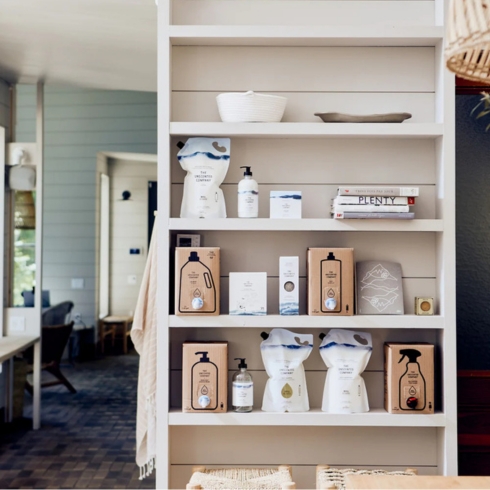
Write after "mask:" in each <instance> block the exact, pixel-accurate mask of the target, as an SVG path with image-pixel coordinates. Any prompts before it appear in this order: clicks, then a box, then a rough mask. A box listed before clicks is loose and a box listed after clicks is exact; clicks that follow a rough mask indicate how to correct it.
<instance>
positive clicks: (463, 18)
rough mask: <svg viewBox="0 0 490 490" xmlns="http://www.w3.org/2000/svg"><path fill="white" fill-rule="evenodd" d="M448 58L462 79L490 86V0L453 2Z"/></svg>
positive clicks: (449, 65)
mask: <svg viewBox="0 0 490 490" xmlns="http://www.w3.org/2000/svg"><path fill="white" fill-rule="evenodd" d="M487 2H488V3H487ZM445 54H446V64H447V67H448V68H449V69H450V70H451V71H453V72H454V73H456V74H457V75H458V76H459V77H462V78H466V79H467V80H473V81H475V82H490V0H451V5H450V8H449V18H448V31H447V46H446V51H445Z"/></svg>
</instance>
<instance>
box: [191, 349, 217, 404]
mask: <svg viewBox="0 0 490 490" xmlns="http://www.w3.org/2000/svg"><path fill="white" fill-rule="evenodd" d="M195 354H196V356H201V358H200V359H199V361H198V362H196V363H195V364H194V365H193V366H192V370H191V407H192V408H193V409H194V410H216V409H217V408H218V367H217V366H216V364H215V363H214V362H211V361H210V359H209V357H208V353H207V352H202V351H200V352H196V353H195Z"/></svg>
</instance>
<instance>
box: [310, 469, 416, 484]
mask: <svg viewBox="0 0 490 490" xmlns="http://www.w3.org/2000/svg"><path fill="white" fill-rule="evenodd" d="M347 475H391V476H417V470H416V469H412V468H407V469H406V470H405V471H384V470H354V469H352V468H347V469H339V468H331V467H330V466H327V465H318V466H317V467H316V488H317V489H322V490H326V489H332V490H333V489H336V490H344V489H345V477H346V476H347Z"/></svg>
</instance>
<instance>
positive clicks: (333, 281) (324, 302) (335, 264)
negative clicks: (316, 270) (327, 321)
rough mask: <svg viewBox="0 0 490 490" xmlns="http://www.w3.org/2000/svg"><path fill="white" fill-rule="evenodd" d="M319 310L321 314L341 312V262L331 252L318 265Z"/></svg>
mask: <svg viewBox="0 0 490 490" xmlns="http://www.w3.org/2000/svg"><path fill="white" fill-rule="evenodd" d="M320 268H321V270H320V273H321V276H320V281H321V285H320V286H321V291H322V298H321V308H320V311H322V312H323V313H338V312H340V311H341V310H342V303H341V297H340V292H341V288H342V282H341V281H342V262H341V261H340V260H338V259H336V258H335V255H334V254H333V252H329V254H328V257H327V258H326V259H323V260H322V261H321V264H320Z"/></svg>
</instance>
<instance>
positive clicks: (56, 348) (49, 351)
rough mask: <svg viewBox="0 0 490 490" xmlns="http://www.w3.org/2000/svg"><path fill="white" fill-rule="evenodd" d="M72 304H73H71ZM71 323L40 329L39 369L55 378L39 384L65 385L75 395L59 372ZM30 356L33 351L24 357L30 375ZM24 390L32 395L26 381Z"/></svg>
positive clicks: (44, 385) (71, 387) (71, 386)
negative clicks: (28, 365) (26, 360)
mask: <svg viewBox="0 0 490 490" xmlns="http://www.w3.org/2000/svg"><path fill="white" fill-rule="evenodd" d="M72 304H73V303H72ZM73 323H74V322H71V323H68V324H67V325H49V326H48V325H45V326H43V327H42V334H41V335H42V337H41V369H42V370H44V371H47V372H48V373H50V374H52V375H53V376H54V377H55V378H57V379H56V380H54V381H47V382H45V383H42V384H41V387H43V388H44V387H46V386H54V385H58V384H63V385H65V386H66V387H67V388H68V390H69V391H70V392H71V393H76V392H77V390H76V389H75V388H74V387H73V385H72V384H71V383H70V382H69V381H68V380H67V379H66V378H65V376H64V375H63V373H62V372H61V371H60V362H61V356H62V355H63V351H64V350H65V347H66V344H67V343H68V339H69V338H70V335H71V332H72V330H73ZM32 356H33V351H32V350H30V351H27V354H26V357H27V359H28V362H29V364H31V366H30V367H29V368H28V372H29V373H32ZM25 388H26V390H27V391H28V392H29V393H31V394H32V385H31V384H30V383H29V381H26V385H25Z"/></svg>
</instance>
